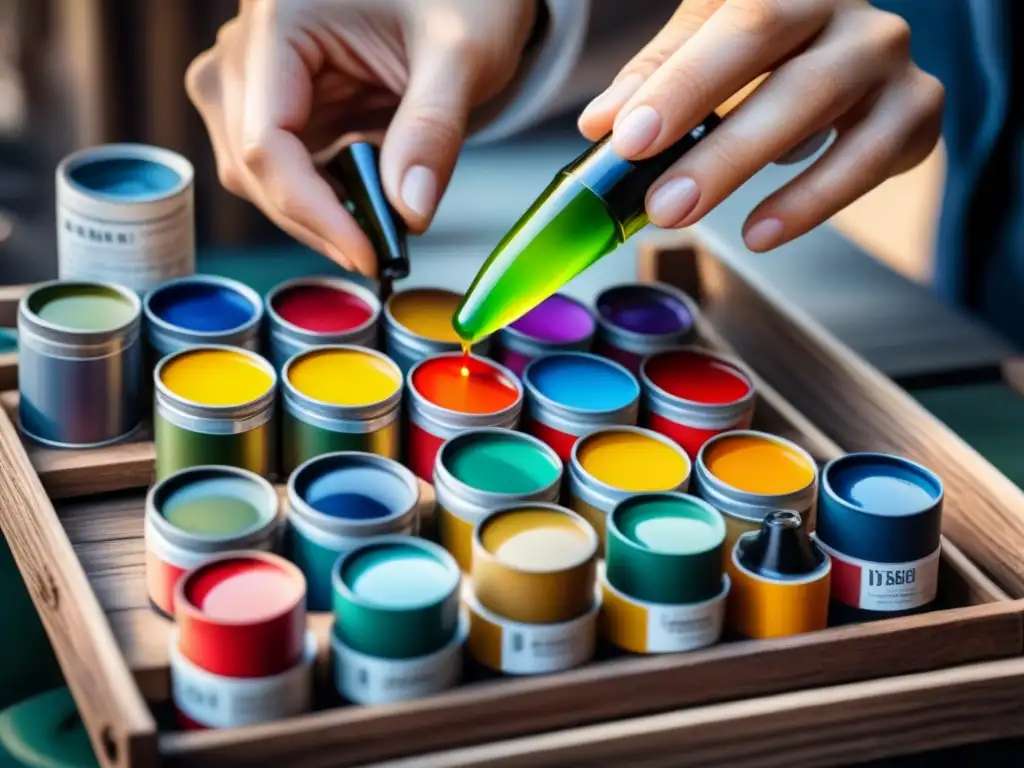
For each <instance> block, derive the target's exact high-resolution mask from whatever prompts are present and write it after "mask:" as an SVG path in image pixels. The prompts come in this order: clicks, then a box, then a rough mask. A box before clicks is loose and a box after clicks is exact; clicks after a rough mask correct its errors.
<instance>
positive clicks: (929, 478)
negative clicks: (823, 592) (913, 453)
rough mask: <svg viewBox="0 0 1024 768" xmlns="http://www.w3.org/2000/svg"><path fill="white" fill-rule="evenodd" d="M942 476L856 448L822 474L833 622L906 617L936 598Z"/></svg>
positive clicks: (820, 532)
mask: <svg viewBox="0 0 1024 768" xmlns="http://www.w3.org/2000/svg"><path fill="white" fill-rule="evenodd" d="M943 495H944V494H943V488H942V481H941V480H940V479H939V478H938V476H936V475H935V473H933V472H931V471H930V470H928V469H926V468H925V467H922V466H921V465H919V464H916V463H914V462H912V461H909V460H908V459H904V458H901V457H899V456H889V455H886V454H880V453H853V454H848V455H846V456H841V457H839V458H837V459H834V460H832V461H831V462H829V463H828V464H827V465H826V466H825V469H824V470H823V471H822V480H821V496H820V499H819V501H818V523H817V529H816V531H815V533H816V537H817V541H818V544H819V545H820V546H821V547H822V549H824V550H825V551H826V552H827V553H828V554H829V555H830V556H831V558H832V605H831V610H830V619H829V620H830V623H832V624H845V623H848V622H852V621H871V620H876V619H885V618H892V617H895V616H904V615H907V614H911V613H918V612H920V611H923V610H927V609H928V606H930V605H931V604H932V603H934V601H935V598H936V595H937V591H938V581H939V558H940V555H941V541H942V502H943Z"/></svg>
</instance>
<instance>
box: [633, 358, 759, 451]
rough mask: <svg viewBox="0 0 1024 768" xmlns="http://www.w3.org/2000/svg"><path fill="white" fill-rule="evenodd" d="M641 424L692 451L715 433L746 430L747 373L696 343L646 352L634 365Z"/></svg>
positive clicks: (750, 393)
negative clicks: (639, 391)
mask: <svg viewBox="0 0 1024 768" xmlns="http://www.w3.org/2000/svg"><path fill="white" fill-rule="evenodd" d="M640 386H641V388H642V389H643V407H642V410H643V416H642V421H643V422H644V424H645V426H647V427H650V428H651V429H653V430H654V431H655V432H660V433H661V434H663V435H666V436H667V437H670V438H672V439H673V440H674V441H675V442H677V443H678V444H679V445H681V446H682V447H683V449H684V450H685V451H686V453H687V454H688V455H689V456H696V455H697V453H698V452H699V451H700V449H701V448H702V447H703V445H704V443H706V442H707V441H708V440H710V439H711V438H712V437H714V436H715V435H718V434H721V433H722V432H729V431H732V430H737V429H750V425H751V423H752V422H753V419H754V402H755V400H756V392H755V390H754V381H753V377H752V376H751V375H750V374H749V373H748V372H747V371H745V370H744V368H743V367H742V366H741V365H740V364H739V363H738V362H737V361H735V360H733V359H731V358H729V357H726V356H725V355H718V354H715V353H714V352H709V351H707V350H703V349H698V348H696V347H679V348H676V349H670V350H665V351H663V352H658V353H656V354H653V355H651V356H650V357H648V358H647V359H645V360H644V361H643V363H642V364H641V366H640Z"/></svg>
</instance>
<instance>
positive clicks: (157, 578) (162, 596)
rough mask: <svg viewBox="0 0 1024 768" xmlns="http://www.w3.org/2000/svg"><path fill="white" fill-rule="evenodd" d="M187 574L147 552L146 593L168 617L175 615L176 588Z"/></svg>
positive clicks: (150, 551) (151, 552)
mask: <svg viewBox="0 0 1024 768" xmlns="http://www.w3.org/2000/svg"><path fill="white" fill-rule="evenodd" d="M186 572H187V571H186V569H184V568H179V567H178V566H176V565H172V564H171V563H168V562H165V561H163V560H161V559H160V558H159V557H157V556H156V555H155V554H153V551H152V550H149V549H147V550H146V591H147V593H148V594H149V599H150V601H152V603H153V605H155V606H156V607H157V608H158V609H159V610H161V611H163V612H164V613H165V614H166V615H167V616H173V615H174V588H175V587H176V586H177V585H178V580H179V579H181V577H182V576H184V575H185V573H186Z"/></svg>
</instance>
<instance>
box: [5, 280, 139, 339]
mask: <svg viewBox="0 0 1024 768" xmlns="http://www.w3.org/2000/svg"><path fill="white" fill-rule="evenodd" d="M57 286H60V287H63V288H74V287H75V286H79V287H87V288H103V289H104V290H108V291H110V292H112V293H116V294H118V295H119V296H120V297H121V298H124V299H127V300H128V303H129V304H131V307H132V316H131V318H130V319H128V320H126V321H125V322H124V323H122V324H121V325H118V326H116V327H114V328H109V329H107V330H104V331H79V330H76V329H74V328H68V327H67V326H63V325H57V324H56V323H51V322H50V321H49V320H44V319H43V318H42V317H40V316H39V315H38V314H37V313H36V311H35V310H34V309H32V307H31V302H32V299H33V298H34V297H35V296H37V295H38V294H40V293H41V292H43V291H46V290H50V289H52V288H56V287H57ZM18 316H19V317H23V318H24V319H25V320H28V321H29V322H30V323H31V324H32V325H33V326H35V328H33V330H35V331H38V330H44V331H48V332H50V333H52V334H63V335H65V336H70V337H72V338H76V339H89V338H98V339H102V340H106V339H110V338H116V337H118V336H120V335H122V334H124V333H126V332H131V331H132V329H133V328H135V327H137V326H138V325H139V323H140V322H141V320H142V300H141V299H140V298H139V295H138V294H137V293H136V292H135V291H131V290H129V289H127V288H125V287H123V286H121V285H118V284H117V283H108V282H104V281H101V280H47V281H46V282H44V283H38V284H36V285H34V286H33V287H32V288H31V289H30V290H29V291H28V292H27V293H26V294H25V295H23V296H22V297H21V299H19V301H18ZM94 343H102V342H94Z"/></svg>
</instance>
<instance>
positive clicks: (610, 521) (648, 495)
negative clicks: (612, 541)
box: [605, 491, 727, 605]
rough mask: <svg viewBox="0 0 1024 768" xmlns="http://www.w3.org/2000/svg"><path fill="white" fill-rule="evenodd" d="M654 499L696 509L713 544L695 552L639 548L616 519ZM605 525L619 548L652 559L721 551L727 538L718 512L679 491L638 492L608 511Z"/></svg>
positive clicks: (700, 500)
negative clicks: (710, 529) (707, 526)
mask: <svg viewBox="0 0 1024 768" xmlns="http://www.w3.org/2000/svg"><path fill="white" fill-rule="evenodd" d="M657 499H668V500H672V501H681V502H682V503H684V504H689V505H692V506H695V507H697V508H698V509H700V510H701V511H702V512H704V513H705V515H706V517H705V518H704V520H705V522H708V523H709V524H710V525H711V527H713V528H714V530H715V533H716V534H717V537H716V538H717V543H716V544H715V545H714V546H711V547H707V548H705V549H701V550H699V551H695V552H685V553H676V552H662V551H659V550H656V549H651V548H650V547H648V546H645V545H643V544H640V543H639V542H637V541H634V540H633V539H631V538H630V537H629V536H627V535H626V533H625V532H624V531H623V530H622V528H621V527H620V526H619V518H620V517H622V516H623V515H624V514H626V513H627V512H628V511H629V508H630V507H631V506H632V505H634V504H642V503H644V502H647V501H654V500H657ZM708 518H710V519H708ZM605 525H606V526H607V529H608V532H609V533H614V534H615V537H616V539H618V541H619V542H620V543H621V544H623V545H624V546H625V547H626V548H627V549H629V550H631V551H633V552H636V553H639V554H643V555H647V556H651V557H654V558H676V557H693V556H695V555H702V554H706V553H708V552H711V551H712V550H714V549H717V548H719V547H721V546H722V544H723V543H724V542H725V539H726V535H727V530H726V525H725V518H724V517H723V516H722V513H721V512H720V511H719V510H717V509H715V508H714V507H713V506H712V505H711V504H709V503H708V502H707V501H705V500H704V499H701V498H699V497H697V496H694V495H692V494H689V493H683V492H681V491H649V492H641V493H637V494H634V495H632V496H629V497H627V498H625V499H622V500H620V501H619V502H618V503H617V504H616V505H615V506H614V507H612V510H611V511H610V512H609V513H608V517H607V520H606V521H605ZM688 605H689V603H688Z"/></svg>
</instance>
